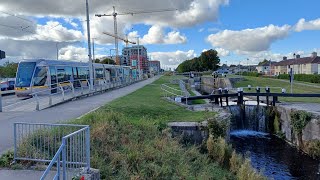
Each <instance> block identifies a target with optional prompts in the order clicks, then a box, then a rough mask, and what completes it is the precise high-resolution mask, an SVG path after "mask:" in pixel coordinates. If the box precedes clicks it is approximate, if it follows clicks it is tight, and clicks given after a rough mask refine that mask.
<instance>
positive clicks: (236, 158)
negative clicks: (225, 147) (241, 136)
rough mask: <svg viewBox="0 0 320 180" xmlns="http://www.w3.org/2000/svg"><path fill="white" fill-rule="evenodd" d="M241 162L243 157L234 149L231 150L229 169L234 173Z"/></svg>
mask: <svg viewBox="0 0 320 180" xmlns="http://www.w3.org/2000/svg"><path fill="white" fill-rule="evenodd" d="M243 162H244V158H243V157H242V156H241V155H239V154H237V153H236V151H233V152H232V155H231V158H230V171H231V172H232V173H234V174H236V173H237V171H238V170H239V169H240V167H241V165H242V163H243Z"/></svg>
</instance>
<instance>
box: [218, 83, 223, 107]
mask: <svg viewBox="0 0 320 180" xmlns="http://www.w3.org/2000/svg"><path fill="white" fill-rule="evenodd" d="M219 95H220V97H219V100H220V106H221V107H222V106H223V105H222V88H219Z"/></svg>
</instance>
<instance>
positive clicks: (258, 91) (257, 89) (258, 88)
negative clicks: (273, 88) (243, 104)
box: [256, 87, 260, 105]
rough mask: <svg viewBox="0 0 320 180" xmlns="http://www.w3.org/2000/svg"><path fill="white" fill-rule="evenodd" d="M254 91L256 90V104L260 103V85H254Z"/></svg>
mask: <svg viewBox="0 0 320 180" xmlns="http://www.w3.org/2000/svg"><path fill="white" fill-rule="evenodd" d="M256 91H257V93H258V94H257V104H258V105H259V104H260V100H259V93H260V87H256Z"/></svg>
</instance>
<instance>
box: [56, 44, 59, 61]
mask: <svg viewBox="0 0 320 180" xmlns="http://www.w3.org/2000/svg"><path fill="white" fill-rule="evenodd" d="M58 44H59V42H56V49H57V60H59V49H58Z"/></svg>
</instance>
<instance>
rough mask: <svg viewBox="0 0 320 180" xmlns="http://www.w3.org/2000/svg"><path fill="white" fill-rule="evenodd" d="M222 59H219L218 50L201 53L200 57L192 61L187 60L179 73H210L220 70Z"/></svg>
mask: <svg viewBox="0 0 320 180" xmlns="http://www.w3.org/2000/svg"><path fill="white" fill-rule="evenodd" d="M219 63H220V59H219V57H218V52H217V51H216V50H212V49H210V50H208V51H205V52H203V53H201V55H200V57H195V58H193V59H190V60H186V61H184V62H182V63H181V64H179V66H178V67H177V71H178V72H180V73H182V72H189V71H208V70H213V71H214V70H216V69H218V67H219V66H218V64H219Z"/></svg>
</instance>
